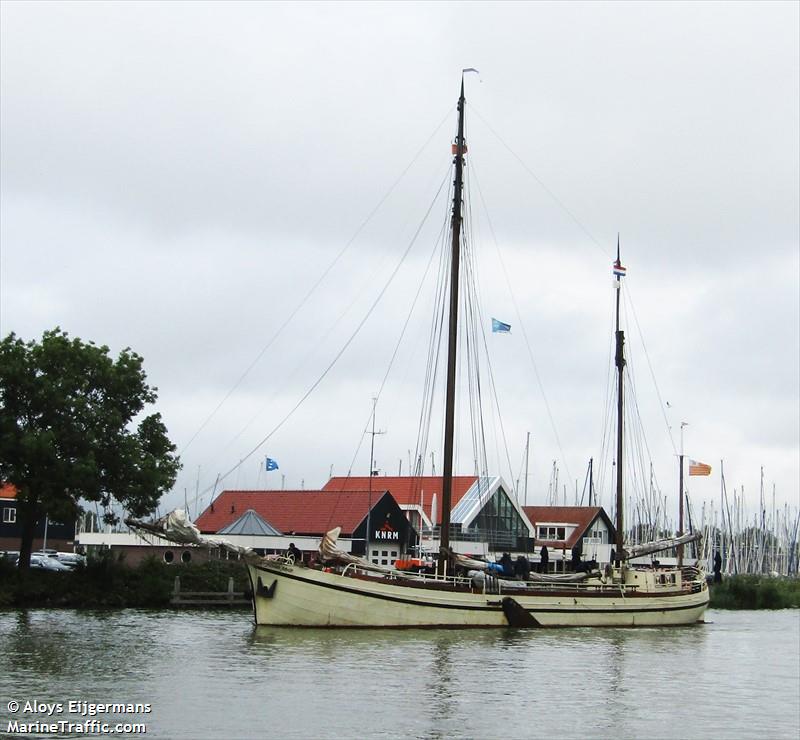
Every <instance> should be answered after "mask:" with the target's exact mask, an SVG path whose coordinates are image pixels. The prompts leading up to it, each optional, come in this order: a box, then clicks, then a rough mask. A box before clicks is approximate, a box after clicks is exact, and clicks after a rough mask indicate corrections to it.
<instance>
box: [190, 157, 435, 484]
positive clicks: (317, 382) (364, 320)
mask: <svg viewBox="0 0 800 740" xmlns="http://www.w3.org/2000/svg"><path fill="white" fill-rule="evenodd" d="M449 173H450V171H449V169H448V172H447V174H446V175H445V177H444V179H443V180H442V182H441V184H440V185H439V189H438V190H437V191H436V194H435V195H434V197H433V200H432V201H431V204H430V205H429V206H428V210H427V211H426V212H425V215H424V216H423V218H422V221H421V222H420V224H419V226H418V227H417V230H416V231H415V232H414V236H413V237H412V238H411V241H410V242H409V244H408V247H406V250H405V252H403V254H402V256H401V257H400V260H399V261H398V263H397V265H396V266H395V268H394V270H393V271H392V273H391V275H390V276H389V279H388V280H387V281H386V283H384V285H383V287H382V288H381V290H380V292H379V293H378V295H377V297H376V298H375V300H374V301H373V302H372V304H371V305H370V307H369V310H368V311H367V312H366V314H365V315H364V317H363V318H362V319H361V321H360V322H359V324H358V326H357V327H356V328H355V330H354V331H353V333H352V334H351V335H350V337H349V338H348V339H347V341H346V342H345V343H344V345H343V346H342V348H341V349H340V350H339V351H338V352H337V353H336V355H335V356H334V358H333V359H332V360H331V362H330V363H329V364H328V366H327V367H326V368H325V370H324V371H323V373H322V375H320V376H319V377H318V378H317V379H316V380H315V381H314V383H312V385H311V387H310V388H309V389H308V390H307V391H306V392H305V394H304V395H303V396H302V398H300V400H299V401H298V402H297V403H296V404H295V405H294V406H293V407H292V408H291V410H290V411H289V412H288V413H287V414H286V415H285V416H284V417H283V418H282V419H281V420H280V421H279V422H278V423H277V424H276V425H275V426H274V427H273V428H272V430H271V431H270V432H269V433H268V434H267V435H266V436H265V437H264V438H263V439H262V440H261V441H260V442H259V443H258V444H257V445H256V446H255V447H254V448H253V449H252V450H250V452H248V453H247V454H246V455H245V456H244V457H243V458H242V459H241V460H240V461H239V462H238V463H237V464H236V465H234V466H233V467H232V468H230V470H228V471H227V472H226V473H225V474H224V475H221V476H219V478H218V481H223V480H225V478H227V477H228V476H229V475H230V474H231V473H233V472H234V471H235V470H236V469H237V468H238V467H239V466H240V465H242V463H244V462H245V461H246V460H248V459H250V458H251V457H252V456H253V455H254V454H255V453H256V452H258V450H259V449H260V448H261V447H262V446H263V445H264V444H265V443H266V442H267V441H268V440H269V438H270V437H272V435H273V434H275V432H277V431H278V430H279V429H280V428H281V427H282V426H283V425H284V424H285V423H286V422H287V421H288V420H289V418H290V417H291V416H292V415H293V414H294V412H295V411H297V409H298V408H300V406H301V405H302V404H303V402H304V401H305V400H306V399H307V398H308V397H309V396H310V395H311V394H312V393H313V392H314V391H315V390H316V389H317V387H318V386H319V385H320V383H322V381H323V380H324V379H325V377H326V376H327V374H328V373H329V372H330V371H331V370H332V369H333V367H334V365H336V363H337V362H338V361H339V359H340V358H341V356H342V355H343V354H344V353H345V351H346V350H347V348H348V347H349V346H350V344H351V343H352V342H353V340H354V339H355V338H356V336H357V335H358V333H359V332H360V331H361V329H362V327H363V326H364V324H366V323H367V320H368V319H369V317H370V316H371V315H372V312H373V311H374V310H375V307H376V306H377V305H378V303H380V301H381V299H382V298H383V296H384V295H385V293H386V291H387V290H388V289H389V286H390V285H391V284H392V282H393V281H394V278H395V277H396V276H397V273H398V272H399V271H400V267H401V266H402V264H403V263H404V262H405V259H406V257H408V254H409V252H410V251H411V248H412V247H413V246H414V244H415V243H416V241H417V237H418V236H419V234H420V232H421V231H422V227H423V226H424V225H425V223H426V222H427V220H428V216H429V215H430V213H431V211H432V210H433V207H434V205H435V204H436V201H437V200H438V199H439V195H440V193H441V192H442V188H443V187H444V184H445V182H447V178H448V175H449ZM209 490H210V487H209V488H206V489H205V490H204V491H203V493H204V494H205V493H207V492H208V491H209Z"/></svg>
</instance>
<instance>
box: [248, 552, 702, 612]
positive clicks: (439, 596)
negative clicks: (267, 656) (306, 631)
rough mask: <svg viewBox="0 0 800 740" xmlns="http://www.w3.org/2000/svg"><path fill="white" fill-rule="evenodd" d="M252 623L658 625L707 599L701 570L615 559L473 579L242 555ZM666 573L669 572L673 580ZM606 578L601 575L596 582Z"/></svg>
mask: <svg viewBox="0 0 800 740" xmlns="http://www.w3.org/2000/svg"><path fill="white" fill-rule="evenodd" d="M247 568H248V572H249V575H250V581H251V586H252V591H253V607H254V618H255V623H256V624H257V625H273V626H291V627H508V626H527V627H643V626H649V627H658V626H675V625H688V624H693V623H695V622H698V621H699V620H700V619H701V617H702V615H703V612H704V611H705V609H706V607H707V606H708V600H709V595H708V587H707V585H706V582H705V577H704V574H703V573H702V571H699V572H697V571H695V574H694V577H692V578H691V580H687V581H684V580H683V579H682V578H681V572H680V571H678V572H676V571H675V570H674V569H669V570H668V571H667V573H669V575H668V576H667V577H666V578H665V579H664V580H666V581H667V583H665V584H660V583H658V580H659V571H657V570H652V569H642V570H638V569H635V568H627V567H623V568H622V569H621V570H615V571H614V574H612V576H611V577H609V578H600V577H590V578H589V579H587V580H586V581H584V582H583V583H580V584H547V585H542V584H536V585H532V586H530V587H527V588H510V589H504V588H502V587H500V588H496V589H493V590H495V591H497V592H495V593H488V592H487V591H486V590H483V589H482V590H477V589H475V588H474V587H473V586H472V584H471V582H470V580H469V579H466V578H464V579H457V578H450V579H442V578H435V577H420V578H418V579H405V578H402V579H401V578H393V577H389V578H387V577H385V576H375V575H366V574H363V573H360V572H357V571H356V570H355V569H354V568H353V567H350V568H345V569H344V570H343V571H341V572H335V571H327V570H317V569H314V568H308V567H304V566H301V565H294V564H289V563H287V562H284V561H263V562H262V563H259V564H253V563H249V564H248V566H247ZM672 579H674V580H676V581H677V582H674V583H673V582H672ZM603 581H605V583H604V582H603Z"/></svg>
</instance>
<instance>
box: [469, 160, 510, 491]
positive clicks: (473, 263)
mask: <svg viewBox="0 0 800 740" xmlns="http://www.w3.org/2000/svg"><path fill="white" fill-rule="evenodd" d="M469 180H470V184H471V181H472V173H471V171H470V173H469ZM467 213H468V219H469V220H468V228H467V231H466V237H467V242H466V246H467V250H466V251H467V271H468V274H469V275H471V276H472V278H471V286H472V288H471V300H472V303H473V308H472V311H473V318H472V333H473V334H474V339H473V345H474V352H475V368H476V373H477V377H476V382H477V388H478V407H477V413H478V420H479V422H480V444H481V447H480V448H476V452H477V451H479V452H480V453H481V455H482V463H483V470H484V477H486V478H487V479H488V477H489V462H488V451H487V446H486V427H485V422H484V414H483V400H482V393H481V378H480V342H479V339H480V338H481V336H482V337H483V345H484V351H485V356H486V364H487V368H488V371H489V379H490V384H491V385H490V387H491V388H492V389H493V390H494V402H495V403H494V407H493V406H492V405H491V401H490V407H489V410H490V411H492V412H493V411H494V409H495V408H496V410H497V415H498V423H499V425H500V431H501V434H502V438H503V445H504V450H505V453H506V462H507V464H508V467H509V475H513V470H512V469H511V459H510V456H509V452H508V442H507V441H506V437H505V429H504V428H503V417H502V414H501V413H500V402H499V398H498V395H497V389H496V387H495V386H494V377H493V372H492V365H491V359H490V356H489V348H488V344H487V342H486V333H485V329H484V324H483V315H484V313H483V310H482V308H481V284H480V277H479V276H480V271H479V270H478V264H477V249H476V246H475V245H476V240H475V237H474V236H473V235H474V233H475V225H474V224H475V220H476V218H475V217H473V208H472V192H471V187H470V190H469V191H468V200H467ZM492 415H493V416H494V414H492ZM495 457H496V459H497V462H498V467H500V451H499V449H498V439H497V435H496V434H495ZM512 483H513V481H512ZM515 495H516V494H515Z"/></svg>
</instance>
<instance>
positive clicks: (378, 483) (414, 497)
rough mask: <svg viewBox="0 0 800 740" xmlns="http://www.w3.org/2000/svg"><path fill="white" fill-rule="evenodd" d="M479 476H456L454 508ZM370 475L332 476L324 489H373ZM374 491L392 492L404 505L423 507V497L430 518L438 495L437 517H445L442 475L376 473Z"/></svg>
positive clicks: (373, 484)
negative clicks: (420, 504)
mask: <svg viewBox="0 0 800 740" xmlns="http://www.w3.org/2000/svg"><path fill="white" fill-rule="evenodd" d="M476 480H477V478H476V477H475V476H474V475H459V476H454V477H453V490H452V502H451V507H452V506H455V505H456V504H457V503H458V502H459V501H460V500H461V499H462V498H463V497H464V494H465V493H466V492H467V491H468V490H469V489H470V487H471V486H472V484H473V483H475V481H476ZM369 481H370V478H369V476H368V475H367V476H359V477H352V476H351V477H349V478H345V477H338V478H331V479H330V480H329V481H328V482H327V483H326V484H325V485H324V486H323V488H322V490H323V491H364V490H366V489H367V488H369ZM372 488H373V490H374V489H376V488H379V489H380V490H381V491H389V493H391V494H392V496H393V497H394V500H395V501H397V503H398V504H400V506H414V505H416V506H419V503H420V499H422V508H423V510H424V511H425V514H426V516H427V517H428V518H430V516H431V501H432V500H433V494H434V493H435V494H436V501H437V509H438V513H437V519H441V512H442V478H441V476H434V475H423V476H397V475H394V476H391V475H387V476H383V475H380V476H378V475H376V476H373V478H372Z"/></svg>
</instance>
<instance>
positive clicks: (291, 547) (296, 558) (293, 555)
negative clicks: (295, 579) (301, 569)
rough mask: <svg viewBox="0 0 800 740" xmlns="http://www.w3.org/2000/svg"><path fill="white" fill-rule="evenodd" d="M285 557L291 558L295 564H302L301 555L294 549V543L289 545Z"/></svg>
mask: <svg viewBox="0 0 800 740" xmlns="http://www.w3.org/2000/svg"><path fill="white" fill-rule="evenodd" d="M286 557H287V558H292V560H294V562H295V563H302V562H303V553H302V552H301V551H300V550H299V549H298V548H297V547H295V544H294V542H290V543H289V549H288V550H287V551H286Z"/></svg>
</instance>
